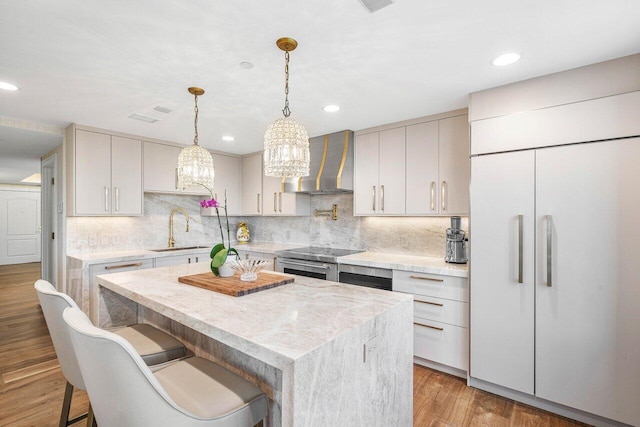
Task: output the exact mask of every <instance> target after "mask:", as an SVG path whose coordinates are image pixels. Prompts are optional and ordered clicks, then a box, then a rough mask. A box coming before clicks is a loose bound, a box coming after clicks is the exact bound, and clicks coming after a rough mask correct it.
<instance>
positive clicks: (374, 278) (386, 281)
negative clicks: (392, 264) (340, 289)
mask: <svg viewBox="0 0 640 427" xmlns="http://www.w3.org/2000/svg"><path fill="white" fill-rule="evenodd" d="M392 278H393V273H392V271H391V270H388V269H386V268H375V267H362V266H359V265H349V264H340V266H339V268H338V281H339V282H340V283H349V284H351V285H358V286H366V287H368V288H376V289H383V290H385V291H390V290H391V282H392Z"/></svg>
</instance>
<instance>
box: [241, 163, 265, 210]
mask: <svg viewBox="0 0 640 427" xmlns="http://www.w3.org/2000/svg"><path fill="white" fill-rule="evenodd" d="M242 214H243V215H262V153H257V154H253V155H251V156H246V157H243V158H242Z"/></svg>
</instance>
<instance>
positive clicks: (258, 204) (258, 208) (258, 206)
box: [256, 193, 260, 213]
mask: <svg viewBox="0 0 640 427" xmlns="http://www.w3.org/2000/svg"><path fill="white" fill-rule="evenodd" d="M257 196H258V198H257V199H258V203H257V205H256V207H257V210H258V213H260V193H258V194H257Z"/></svg>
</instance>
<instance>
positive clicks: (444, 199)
mask: <svg viewBox="0 0 640 427" xmlns="http://www.w3.org/2000/svg"><path fill="white" fill-rule="evenodd" d="M440 188H441V193H442V194H441V195H440V197H441V198H442V200H440V206H441V207H442V212H445V211H446V210H447V181H442V184H441V185H440Z"/></svg>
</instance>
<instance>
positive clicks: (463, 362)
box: [413, 320, 469, 371]
mask: <svg viewBox="0 0 640 427" xmlns="http://www.w3.org/2000/svg"><path fill="white" fill-rule="evenodd" d="M423 325H427V326H423ZM413 354H414V355H415V356H418V357H421V358H423V359H427V360H431V361H433V362H437V363H441V364H443V365H447V366H452V367H454V368H457V369H462V370H463V371H468V369H469V329H467V328H461V327H459V326H451V325H447V324H445V323H439V322H434V321H432V320H430V321H426V320H425V321H422V320H416V321H414V327H413Z"/></svg>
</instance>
